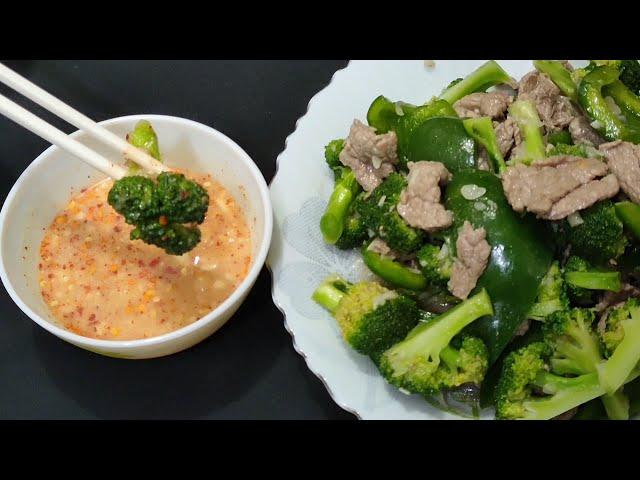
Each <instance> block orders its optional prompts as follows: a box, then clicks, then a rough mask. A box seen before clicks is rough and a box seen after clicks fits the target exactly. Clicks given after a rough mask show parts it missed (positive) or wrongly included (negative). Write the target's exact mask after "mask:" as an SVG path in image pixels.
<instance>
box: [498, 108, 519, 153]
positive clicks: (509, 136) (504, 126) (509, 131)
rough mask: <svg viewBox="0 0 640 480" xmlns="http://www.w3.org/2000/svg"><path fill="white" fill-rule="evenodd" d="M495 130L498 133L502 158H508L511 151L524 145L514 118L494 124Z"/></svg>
mask: <svg viewBox="0 0 640 480" xmlns="http://www.w3.org/2000/svg"><path fill="white" fill-rule="evenodd" d="M493 129H494V130H495V132H496V139H497V140H498V146H499V147H500V152H501V153H502V156H503V157H504V158H508V155H509V152H511V149H512V148H513V147H517V146H518V145H520V143H522V137H521V136H520V129H519V128H518V124H517V123H516V122H515V120H514V119H513V118H511V117H510V116H507V118H506V119H505V121H504V122H493Z"/></svg>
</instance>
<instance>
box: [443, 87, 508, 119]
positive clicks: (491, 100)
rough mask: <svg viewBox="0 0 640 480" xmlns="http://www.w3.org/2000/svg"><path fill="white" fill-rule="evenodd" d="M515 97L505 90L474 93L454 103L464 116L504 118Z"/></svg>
mask: <svg viewBox="0 0 640 480" xmlns="http://www.w3.org/2000/svg"><path fill="white" fill-rule="evenodd" d="M512 102H513V97H512V96H511V95H509V94H507V93H505V92H489V93H472V94H470V95H467V96H466V97H462V98H461V99H460V100H458V101H457V102H455V103H454V104H453V108H454V109H455V111H456V112H457V113H458V115H459V116H460V117H462V118H476V117H491V118H504V116H505V113H506V111H507V108H509V105H511V103H512Z"/></svg>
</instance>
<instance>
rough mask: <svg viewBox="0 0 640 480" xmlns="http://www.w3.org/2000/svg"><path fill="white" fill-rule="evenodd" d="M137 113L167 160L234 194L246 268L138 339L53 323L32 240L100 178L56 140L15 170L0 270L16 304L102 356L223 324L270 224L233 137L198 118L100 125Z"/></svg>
mask: <svg viewBox="0 0 640 480" xmlns="http://www.w3.org/2000/svg"><path fill="white" fill-rule="evenodd" d="M141 119H146V120H149V121H150V122H151V123H152V124H153V127H154V128H155V130H156V132H157V133H158V137H159V139H160V147H161V150H162V153H163V159H164V161H165V163H166V164H167V165H169V166H172V167H181V168H186V169H189V170H191V171H194V172H202V173H209V174H211V175H212V176H213V177H214V178H215V179H216V180H218V181H220V183H222V185H224V186H225V188H227V189H228V190H229V192H230V193H231V194H232V195H233V196H234V198H235V199H236V201H237V202H238V203H239V205H240V207H241V208H242V209H243V211H244V213H245V215H246V218H247V220H248V222H249V226H250V230H251V240H252V244H253V252H252V253H253V255H252V265H251V268H250V270H249V273H248V274H247V276H246V278H245V279H244V280H243V281H242V283H241V284H240V285H239V286H238V288H237V289H236V290H235V291H234V292H233V293H232V294H231V296H230V297H229V298H227V299H226V300H225V301H224V302H223V303H222V304H221V305H219V306H218V307H217V308H216V309H215V310H213V311H212V312H210V313H209V314H208V315H206V316H204V317H202V318H201V319H199V320H198V321H196V322H194V323H192V324H190V325H188V326H186V327H184V328H181V329H179V330H176V331H173V332H170V333H167V334H164V335H160V336H157V337H152V338H147V339H143V340H127V341H116V340H97V339H93V338H88V337H83V336H81V335H77V334H75V333H72V332H70V331H68V330H65V329H64V328H62V327H60V326H58V324H57V323H56V321H55V319H54V318H53V317H52V316H51V314H50V312H49V310H48V308H47V306H46V304H45V303H44V301H43V299H42V296H41V294H40V286H39V283H38V262H39V259H40V255H39V249H40V242H41V241H42V238H43V236H44V231H45V229H46V228H47V227H48V226H49V225H50V223H51V221H52V220H53V218H54V216H55V214H56V213H57V212H58V211H60V210H61V209H62V208H64V206H65V205H66V204H67V202H68V201H69V199H70V198H71V196H72V195H73V194H74V192H75V193H77V192H78V191H79V190H80V189H81V188H84V187H87V186H90V185H92V184H93V183H95V182H97V181H99V180H100V179H102V178H104V175H103V174H101V173H99V172H97V171H95V170H94V169H92V168H91V167H89V166H88V165H86V164H85V163H83V162H82V161H80V160H78V159H77V158H75V157H73V156H72V155H70V154H68V153H66V152H65V151H63V150H61V149H60V148H58V147H55V146H52V147H49V148H48V149H47V150H45V151H44V152H43V153H42V154H41V155H40V156H39V157H38V158H36V159H35V160H34V161H33V162H32V163H31V165H29V167H28V168H27V169H26V170H25V171H24V172H23V173H22V175H20V178H18V180H17V181H16V183H15V185H14V186H13V188H12V189H11V191H10V192H9V195H8V196H7V198H6V200H5V202H4V205H3V206H2V211H1V212H0V277H1V278H2V283H3V284H4V286H5V288H6V289H7V291H8V292H9V295H10V296H11V298H12V299H13V301H14V302H15V303H16V304H17V305H18V306H19V307H20V309H21V310H22V311H23V312H24V313H25V314H27V315H28V316H29V317H30V318H31V319H32V320H33V321H34V322H36V323H37V324H38V325H40V326H41V327H43V328H44V329H46V330H48V331H49V332H51V333H53V334H54V335H56V336H57V337H59V338H61V339H63V340H65V341H67V342H69V343H72V344H74V345H77V346H78V347H81V348H84V349H87V350H91V351H92V352H96V353H99V354H102V355H108V356H112V357H120V358H131V359H141V358H153V357H160V356H163V355H169V354H172V353H175V352H178V351H180V350H184V349H186V348H189V347H191V346H193V345H194V344H196V343H198V342H200V341H202V340H204V339H205V338H207V337H208V336H209V335H211V334H212V333H213V332H215V331H216V330H217V329H218V328H220V327H221V326H222V325H224V323H225V322H226V321H227V320H228V319H229V318H230V317H231V316H232V315H233V314H234V313H235V311H236V310H237V309H238V307H239V306H240V305H241V304H242V302H243V301H244V299H245V298H246V296H247V294H248V293H249V291H250V290H251V287H252V286H253V284H254V282H255V280H256V278H257V276H258V273H259V272H260V270H261V268H262V265H263V264H264V261H265V258H266V255H267V251H268V250H269V244H270V242H271V230H272V225H273V214H272V209H271V201H270V198H269V191H268V188H267V184H266V182H265V180H264V177H263V176H262V174H261V173H260V170H259V169H258V167H257V166H256V165H255V164H254V163H253V161H252V160H251V158H250V157H249V156H248V155H247V154H246V153H245V152H244V150H242V148H240V147H239V146H238V145H237V144H236V143H235V142H233V141H232V140H231V139H229V138H228V137H226V136H225V135H223V134H222V133H220V132H218V131H216V130H214V129H213V128H210V127H207V126H205V125H202V124H200V123H197V122H194V121H191V120H186V119H184V118H177V117H169V116H164V115H133V116H127V117H119V118H114V119H111V120H106V121H104V122H101V125H103V126H105V127H106V128H107V129H108V130H110V131H112V132H114V133H115V134H117V135H119V136H121V137H124V136H125V135H126V133H127V132H128V131H130V130H131V129H132V128H133V126H134V125H135V123H136V122H137V121H138V120H141ZM72 137H74V138H75V139H77V140H79V141H80V142H82V143H84V144H85V145H87V146H89V147H90V148H92V149H94V150H95V151H97V152H99V153H101V154H102V155H104V156H106V157H107V158H119V155H118V152H114V151H113V150H111V149H109V148H105V147H103V146H102V145H100V144H98V142H96V141H94V140H93V139H92V138H90V137H89V136H88V135H86V134H85V133H84V132H75V133H73V134H72Z"/></svg>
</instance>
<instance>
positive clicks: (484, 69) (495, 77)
mask: <svg viewBox="0 0 640 480" xmlns="http://www.w3.org/2000/svg"><path fill="white" fill-rule="evenodd" d="M510 82H511V77H509V75H508V74H507V72H505V71H504V70H503V69H502V67H501V66H500V65H498V63H497V62H495V61H494V60H489V61H488V62H487V63H484V64H483V65H481V66H480V67H479V68H477V69H476V70H474V71H473V72H471V73H470V74H469V75H467V76H466V77H465V78H464V79H463V80H461V81H460V82H458V83H456V84H454V85H452V86H451V87H449V88H447V89H446V90H445V91H444V92H442V94H441V95H440V98H441V99H442V100H446V101H447V102H449V103H450V104H452V105H453V104H454V102H456V101H458V100H460V99H461V98H462V97H465V96H467V95H469V94H471V93H475V92H484V91H485V90H486V89H488V88H489V87H492V86H494V85H498V84H500V83H510Z"/></svg>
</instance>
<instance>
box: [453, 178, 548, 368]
mask: <svg viewBox="0 0 640 480" xmlns="http://www.w3.org/2000/svg"><path fill="white" fill-rule="evenodd" d="M465 185H477V186H478V187H482V188H484V189H486V192H485V194H484V195H483V196H482V197H480V198H478V199H476V200H467V199H466V198H465V197H464V196H463V194H462V192H461V189H462V187H464V186H465ZM445 206H446V208H447V209H448V210H451V211H452V212H453V216H454V228H455V229H458V228H460V227H461V226H462V225H463V223H464V221H465V220H467V221H469V222H470V223H471V224H472V225H473V227H474V228H484V229H485V231H486V234H487V242H488V243H489V245H491V249H492V250H491V257H490V259H489V263H488V265H487V268H486V270H485V272H484V273H483V274H482V276H481V277H480V278H479V279H478V283H477V288H479V289H481V288H486V290H487V292H488V293H489V295H490V296H491V299H492V301H493V308H494V310H495V312H494V315H493V317H492V318H488V317H487V318H483V319H481V320H479V321H477V322H475V323H474V324H473V325H472V326H471V328H470V329H469V331H470V333H471V334H473V335H476V336H478V337H480V338H482V339H483V340H484V342H485V343H486V344H487V347H488V349H489V353H490V363H493V362H494V361H495V360H496V359H497V358H498V356H499V355H500V352H502V350H503V349H504V348H505V346H506V345H507V344H508V343H509V342H510V341H511V339H512V338H513V336H514V333H515V332H516V330H517V329H518V327H520V325H521V324H522V322H523V321H524V320H525V319H526V318H527V315H528V313H529V311H530V310H531V308H532V306H533V304H534V302H535V300H536V296H537V294H538V286H539V285H540V282H541V281H542V279H543V278H544V276H545V275H546V274H547V272H548V271H549V268H550V267H551V263H552V254H553V251H552V248H551V247H550V245H548V244H547V242H546V241H545V232H544V230H543V229H542V228H541V226H540V223H539V222H538V221H537V220H535V219H534V218H533V217H531V216H524V217H523V216H521V215H519V214H517V213H516V212H514V211H513V210H512V209H511V206H510V205H509V203H508V202H507V199H506V198H505V196H504V192H503V190H502V183H501V182H500V180H499V179H498V177H496V176H495V175H493V174H492V173H490V172H486V171H480V170H476V171H465V172H459V173H458V174H456V175H454V177H453V180H452V181H451V182H450V183H449V185H448V186H447V191H446V194H445Z"/></svg>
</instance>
